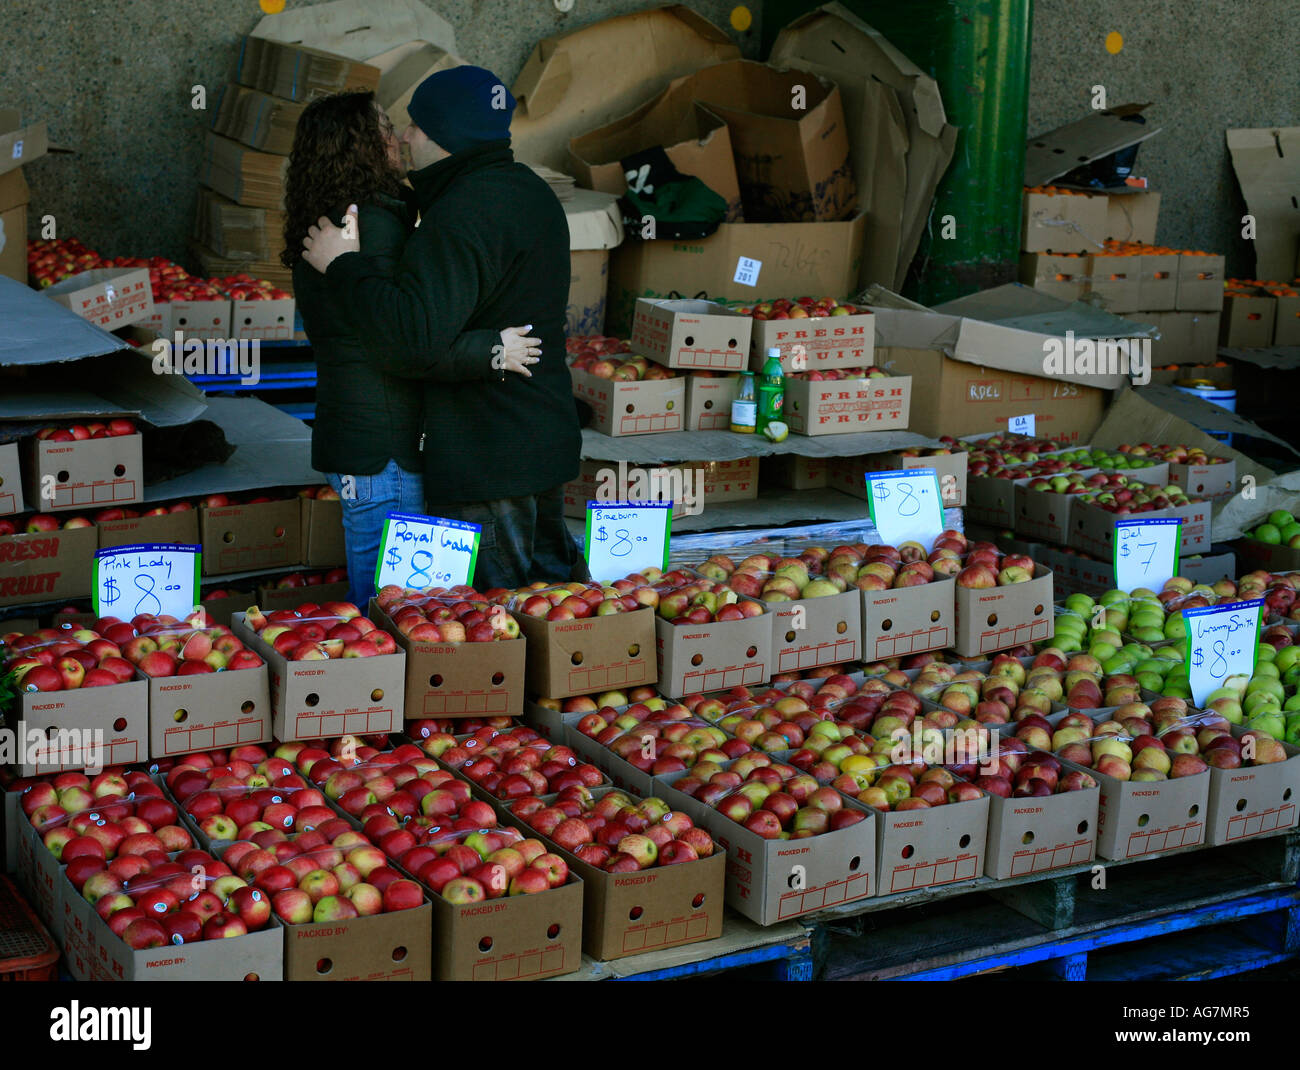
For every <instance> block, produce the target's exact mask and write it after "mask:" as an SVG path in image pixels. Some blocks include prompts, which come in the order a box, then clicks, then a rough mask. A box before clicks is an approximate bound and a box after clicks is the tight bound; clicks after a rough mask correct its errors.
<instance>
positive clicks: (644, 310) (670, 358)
mask: <svg viewBox="0 0 1300 1070" xmlns="http://www.w3.org/2000/svg"><path fill="white" fill-rule="evenodd" d="M753 326H754V320H753V319H752V318H751V316H750V315H749V314H744V315H742V314H741V313H739V312H736V311H735V310H733V309H730V308H727V307H726V306H725V305H720V304H717V303H716V302H714V301H701V300H689V299H688V300H659V299H650V298H645V297H639V298H637V302H636V308H635V309H634V311H633V314H632V339H631V345H632V348H633V349H634V350H636V352H638V353H644V354H645V355H646V356H647V357H648V358H649V359H650V360H653V361H654V362H655V363H657V364H662V365H663V366H664V367H666V368H684V369H689V370H692V371H715V372H738V371H740V370H741V369H742V368H744V367H745V366H746V365H747V364H748V363H749V348H750V338H751V337H752V332H753Z"/></svg>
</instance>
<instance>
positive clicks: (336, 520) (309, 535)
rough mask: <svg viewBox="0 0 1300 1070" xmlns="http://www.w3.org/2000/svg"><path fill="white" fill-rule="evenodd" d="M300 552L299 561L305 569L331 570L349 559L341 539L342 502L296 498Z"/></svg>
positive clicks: (327, 499) (342, 538)
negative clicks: (298, 510) (299, 529)
mask: <svg viewBox="0 0 1300 1070" xmlns="http://www.w3.org/2000/svg"><path fill="white" fill-rule="evenodd" d="M298 501H299V504H300V506H301V514H300V516H299V524H300V525H301V530H302V549H301V551H300V552H299V555H298V560H299V561H301V562H302V563H303V564H304V565H305V566H306V567H307V568H331V567H333V566H335V565H342V564H343V563H344V562H345V561H347V559H348V552H347V544H346V542H345V540H344V537H343V503H342V502H340V501H338V500H336V499H329V498H326V499H324V500H323V501H318V500H317V499H315V498H299V499H298Z"/></svg>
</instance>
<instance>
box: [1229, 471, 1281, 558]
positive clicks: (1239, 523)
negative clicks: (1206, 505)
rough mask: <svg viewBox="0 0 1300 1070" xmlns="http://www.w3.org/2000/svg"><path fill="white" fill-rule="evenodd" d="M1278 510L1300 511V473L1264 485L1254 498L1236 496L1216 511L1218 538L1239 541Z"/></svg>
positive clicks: (1259, 488)
mask: <svg viewBox="0 0 1300 1070" xmlns="http://www.w3.org/2000/svg"><path fill="white" fill-rule="evenodd" d="M1276 509H1285V510H1286V511H1287V512H1288V513H1294V512H1297V511H1300V471H1297V472H1287V473H1286V474H1285V475H1281V476H1278V477H1277V479H1275V480H1273V482H1272V483H1267V484H1266V483H1263V482H1261V483H1260V484H1259V485H1258V486H1257V487H1256V488H1255V497H1254V498H1243V497H1242V496H1241V495H1240V494H1233V495H1232V496H1231V497H1228V498H1225V499H1224V500H1223V501H1221V502H1219V503H1217V504H1216V505H1215V508H1214V518H1213V523H1214V536H1215V538H1216V539H1218V540H1221V541H1228V540H1232V539H1239V538H1241V537H1242V536H1243V535H1245V534H1246V532H1247V531H1249V530H1250V529H1251V528H1253V527H1255V526H1256V525H1257V524H1259V523H1260V522H1261V521H1262V520H1263V519H1264V517H1266V516H1268V514H1269V513H1271V512H1273V511H1274V510H1276Z"/></svg>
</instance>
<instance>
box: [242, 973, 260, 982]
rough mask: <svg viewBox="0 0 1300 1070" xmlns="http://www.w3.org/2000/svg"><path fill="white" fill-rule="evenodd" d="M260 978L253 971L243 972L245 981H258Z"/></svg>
mask: <svg viewBox="0 0 1300 1070" xmlns="http://www.w3.org/2000/svg"><path fill="white" fill-rule="evenodd" d="M261 979H262V978H261V977H260V976H258V975H257V974H255V973H246V974H244V980H245V981H260V980H261Z"/></svg>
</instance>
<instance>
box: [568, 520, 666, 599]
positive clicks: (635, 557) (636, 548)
mask: <svg viewBox="0 0 1300 1070" xmlns="http://www.w3.org/2000/svg"><path fill="white" fill-rule="evenodd" d="M672 526H673V503H672V502H595V501H589V502H587V538H586V540H585V542H584V543H583V546H584V548H585V549H586V553H587V568H588V569H590V570H591V575H592V577H593V578H594V579H596V580H615V579H620V578H622V577H623V576H626V575H627V574H628V573H629V572H638V571H640V570H641V569H643V568H659V569H665V568H667V567H668V539H669V536H670V534H671V532H672Z"/></svg>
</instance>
